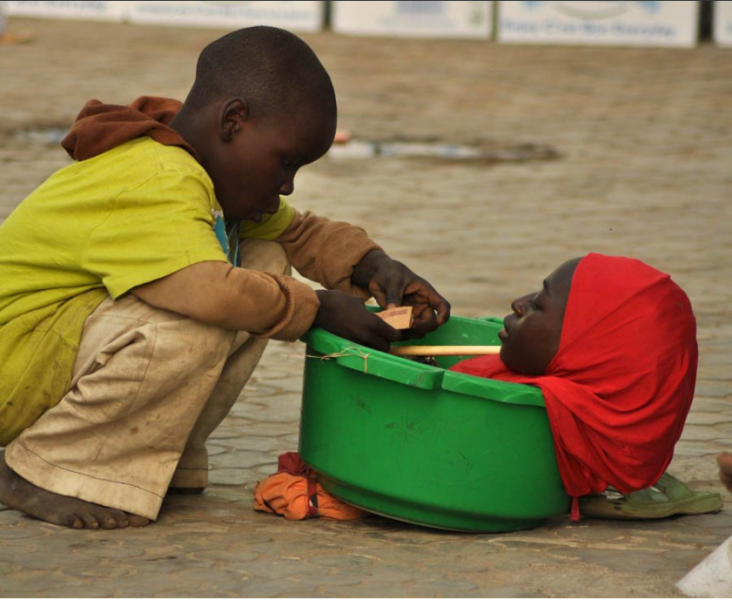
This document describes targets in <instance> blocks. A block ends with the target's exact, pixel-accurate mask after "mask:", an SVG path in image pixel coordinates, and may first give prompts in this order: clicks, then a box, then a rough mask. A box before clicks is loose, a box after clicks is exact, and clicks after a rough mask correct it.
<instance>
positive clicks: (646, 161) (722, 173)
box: [0, 19, 732, 597]
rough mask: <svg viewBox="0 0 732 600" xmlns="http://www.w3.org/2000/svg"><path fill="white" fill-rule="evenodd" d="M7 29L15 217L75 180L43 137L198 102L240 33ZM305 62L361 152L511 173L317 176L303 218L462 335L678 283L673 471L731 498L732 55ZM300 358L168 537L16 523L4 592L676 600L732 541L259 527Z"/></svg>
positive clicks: (458, 54) (575, 51) (471, 54)
mask: <svg viewBox="0 0 732 600" xmlns="http://www.w3.org/2000/svg"><path fill="white" fill-rule="evenodd" d="M9 30H10V31H11V32H14V33H19V34H20V33H29V34H32V36H33V39H32V41H30V42H28V43H26V44H23V45H18V46H6V47H0V110H1V111H2V112H1V114H2V118H1V119H0V164H1V165H2V167H1V170H0V217H4V216H5V215H7V214H8V213H9V212H10V210H12V208H13V207H14V206H15V205H16V204H17V203H18V202H19V201H20V200H21V199H22V198H23V197H24V196H25V195H26V194H27V193H28V192H29V191H30V190H32V189H33V188H34V187H35V186H36V185H38V184H39V183H40V182H41V181H42V180H43V179H44V178H46V177H47V176H48V175H49V174H50V173H51V172H53V171H54V170H55V169H57V168H59V167H61V166H63V165H64V164H66V162H67V158H66V157H65V154H64V152H63V151H62V150H61V149H60V148H59V147H58V145H57V144H55V143H49V142H46V141H44V139H45V138H44V135H40V134H39V133H38V131H39V130H46V129H51V130H52V129H53V128H57V129H60V130H63V129H65V128H66V127H68V125H69V123H70V122H71V121H72V119H73V117H74V116H75V114H76V112H77V111H78V109H79V108H80V107H81V105H82V103H83V102H84V101H86V100H87V99H89V98H92V97H98V98H100V99H103V100H104V101H107V102H115V103H124V102H129V101H131V100H133V99H134V98H135V97H136V96H138V95H142V94H159V95H168V96H173V97H178V98H183V97H184V95H185V93H186V91H187V89H188V87H189V86H190V84H191V82H192V77H193V68H194V64H195V58H196V56H197V54H198V52H199V51H200V49H201V48H202V47H203V45H205V44H206V43H207V42H208V41H210V40H212V39H214V38H216V37H218V36H219V35H221V32H219V31H212V30H175V29H168V28H156V27H132V26H128V25H113V24H92V23H73V22H50V21H32V20H19V19H15V20H13V19H11V20H10V23H9ZM306 39H307V40H308V41H309V42H310V43H311V44H312V45H313V46H314V48H315V49H316V51H317V52H318V53H319V54H320V56H321V57H322V59H323V62H324V63H325V65H326V66H327V67H328V68H329V70H330V71H331V73H332V75H333V78H334V81H335V84H336V89H337V91H338V94H339V99H340V110H341V120H340V125H341V127H342V128H344V129H348V130H350V131H351V132H352V134H353V135H354V136H356V137H357V138H360V139H363V140H389V139H392V140H393V139H396V138H400V139H402V140H412V141H420V140H421V141H432V142H439V143H444V144H449V143H451V144H482V145H483V146H484V147H486V148H488V149H489V150H491V152H493V156H494V158H495V159H494V160H475V161H472V162H451V161H448V160H437V159H412V158H399V157H396V158H384V157H382V158H355V157H351V158H348V157H345V156H340V157H338V156H336V155H333V156H329V157H326V158H325V159H323V160H322V161H321V162H320V163H318V164H316V165H313V166H312V167H308V168H306V169H305V170H304V172H303V173H302V174H301V175H299V176H298V181H297V183H298V190H297V193H296V196H295V197H294V203H295V204H296V205H297V206H300V207H308V208H312V209H314V210H316V211H318V212H321V213H323V214H327V215H329V216H332V217H337V218H342V219H345V220H349V221H351V222H356V223H359V224H362V225H363V226H365V227H366V229H367V230H368V231H369V232H371V234H372V235H373V237H375V238H376V239H377V240H378V241H380V242H381V243H382V244H383V245H384V246H385V247H386V248H387V250H389V251H390V253H392V254H393V255H394V256H396V257H399V258H400V259H402V260H404V261H405V262H406V263H407V264H409V265H410V266H412V267H413V268H414V269H415V270H416V271H417V272H419V273H421V274H423V275H425V276H426V277H427V278H428V279H430V280H431V281H432V282H433V283H434V284H435V285H436V286H437V287H438V288H439V289H441V290H442V291H443V292H444V293H445V294H446V295H447V296H448V297H449V298H450V300H451V301H452V303H453V307H454V314H457V315H464V316H483V315H499V316H502V315H504V314H506V313H507V312H508V304H509V302H510V300H511V299H513V298H514V297H516V296H517V295H518V294H519V293H523V292H527V291H531V290H532V289H534V288H535V287H536V285H537V284H538V282H539V281H540V280H541V278H542V277H544V276H545V275H546V274H548V273H549V272H550V271H552V270H553V269H554V267H555V266H557V265H558V264H559V263H560V262H562V261H564V260H565V259H567V258H570V257H574V256H578V255H581V254H583V253H586V252H588V251H590V250H593V251H599V252H605V253H610V254H623V255H634V256H637V257H639V258H641V259H643V260H645V261H647V262H649V263H651V264H653V265H654V266H656V267H658V268H660V269H662V270H666V271H668V272H670V273H672V274H673V275H674V277H675V278H676V280H677V281H678V282H679V283H680V284H681V285H682V287H684V288H685V289H686V290H687V292H688V293H689V295H690V297H691V300H692V302H693V304H694V306H695V310H696V314H697V317H698V321H699V341H700V347H701V358H700V370H699V381H698V387H697V395H696V399H695V401H694V406H693V408H692V411H691V414H690V416H689V420H688V423H687V426H686V429H685V431H684V434H683V437H682V440H681V442H680V443H679V444H678V446H677V455H676V458H675V459H674V462H673V464H672V466H671V472H673V473H675V474H677V475H679V476H681V477H682V478H685V479H687V480H688V481H690V482H691V483H692V484H693V485H694V486H695V487H697V488H701V489H710V490H717V491H721V486H720V485H719V483H718V481H717V474H716V466H715V461H714V455H715V453H717V452H718V451H719V450H721V449H723V448H729V447H730V446H732V370H731V369H730V357H732V320H730V316H732V312H731V311H732V309H731V308H730V307H731V306H732V242H731V239H732V236H731V235H730V234H731V233H732V193H731V191H732V187H731V185H730V184H731V181H730V177H731V175H732V173H731V171H730V165H732V146H730V135H731V134H732V131H731V129H732V103H730V101H729V99H730V97H732V50H729V49H728V50H723V49H718V48H714V47H711V46H702V47H700V48H698V49H695V50H660V49H644V50H641V49H598V48H595V49H593V48H559V47H557V48H551V47H521V46H515V47H511V46H498V45H494V44H489V43H485V42H476V41H419V40H410V41H395V40H378V39H357V38H347V37H338V36H335V35H333V34H329V33H328V34H320V35H311V36H306ZM29 131H36V133H35V134H29V133H28V132H29ZM23 132H26V133H25V134H24V133H23ZM547 149H549V150H553V151H554V152H556V154H557V156H556V157H555V158H553V159H549V158H550V157H551V156H552V152H547ZM519 159H520V160H519ZM303 353H304V348H303V346H302V345H301V344H294V345H284V344H281V343H273V344H272V345H271V346H270V348H269V349H268V351H267V354H266V355H265V358H264V361H263V364H262V365H261V368H260V369H259V370H258V371H257V373H256V376H255V378H254V380H253V381H252V382H251V384H250V386H249V387H248V388H247V389H246V390H245V392H244V394H243V395H242V398H241V400H240V402H239V403H238V405H237V406H236V408H235V409H234V411H233V413H232V414H231V416H230V417H229V418H228V420H227V421H225V423H224V424H223V426H222V427H221V428H220V430H219V431H217V433H216V434H215V435H214V439H213V440H212V443H211V454H212V459H211V462H212V471H211V479H212V481H213V483H214V485H213V486H212V487H211V488H210V489H209V490H208V491H207V492H206V494H204V495H202V496H196V497H181V496H178V497H171V498H169V499H168V500H167V501H166V503H165V506H164V510H163V512H162V516H161V518H160V519H159V521H158V523H156V524H155V525H153V526H151V527H148V528H146V529H142V530H124V531H115V532H76V531H70V530H65V529H61V528H57V527H54V526H50V525H46V524H43V523H40V522H38V521H35V520H32V519H29V518H26V517H23V516H21V515H20V514H19V513H18V512H15V511H11V510H7V509H5V510H3V509H2V508H1V507H0V594H2V595H4V596H74V597H80V596H426V597H434V596H453V597H454V596H502V597H505V596H615V597H618V596H621V597H625V596H652V597H656V596H678V595H679V592H678V590H676V588H675V587H674V584H675V582H676V581H677V580H678V579H680V578H681V577H682V576H683V575H684V574H685V573H686V572H687V571H688V570H689V569H691V568H692V567H693V566H694V565H695V564H697V563H698V562H699V561H700V560H702V559H703V558H704V557H705V556H706V555H707V554H709V553H710V552H711V551H712V550H713V549H714V548H715V547H716V546H718V545H719V544H720V543H721V542H722V541H723V540H724V539H726V538H727V537H728V536H729V535H730V534H732V507H731V506H730V502H732V499H731V497H730V496H729V495H726V496H725V502H726V506H725V509H724V510H723V511H722V512H721V513H720V514H717V515H711V516H702V517H683V518H677V519H670V520H665V521H662V522H656V523H648V522H647V523H628V524H626V523H622V522H611V521H596V520H583V521H581V522H580V523H578V524H572V523H570V522H569V521H568V520H566V519H564V518H558V519H553V520H550V521H548V522H547V523H546V524H545V525H544V526H542V527H539V528H537V529H534V530H531V531H524V532H519V533H510V534H500V535H488V534H481V535H469V534H456V533H450V532H439V531H431V530H428V529H423V528H419V527H414V526H410V525H405V524H401V523H397V522H394V521H389V520H386V519H381V518H374V519H372V520H367V521H364V522H359V523H334V522H325V521H318V520H314V521H308V522H298V523H291V522H286V521H283V520H281V519H279V518H278V517H274V516H270V515H263V514H257V513H255V512H254V511H253V510H252V508H251V500H252V489H253V486H254V484H255V482H256V481H257V479H258V478H261V477H263V476H265V475H267V474H269V473H271V472H273V470H274V467H275V463H276V459H277V456H278V455H279V454H280V453H282V452H284V451H289V450H295V449H296V448H297V442H298V419H299V401H300V390H301V385H302V374H301V372H302V363H303Z"/></svg>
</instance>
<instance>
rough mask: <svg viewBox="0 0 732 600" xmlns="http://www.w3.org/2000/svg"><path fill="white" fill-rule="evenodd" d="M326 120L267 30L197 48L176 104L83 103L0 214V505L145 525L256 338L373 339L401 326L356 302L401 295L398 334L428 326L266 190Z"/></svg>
mask: <svg viewBox="0 0 732 600" xmlns="http://www.w3.org/2000/svg"><path fill="white" fill-rule="evenodd" d="M336 117H337V109H336V99H335V92H334V90H333V86H332V83H331V80H330V77H329V76H328V74H327V72H326V70H325V69H324V67H323V66H322V64H321V63H320V61H319V60H318V58H317V57H316V55H315V54H314V53H313V51H312V50H311V49H310V48H309V47H308V46H307V45H306V44H305V43H304V42H303V41H302V40H300V39H299V38H298V37H296V36H294V35H292V34H290V33H288V32H286V31H282V30H280V29H276V28H271V27H252V28H247V29H242V30H239V31H235V32H232V33H230V34H228V35H226V36H224V37H222V38H220V39H219V40H216V41H214V42H213V43H211V44H210V45H209V46H208V47H206V48H205V49H204V50H203V52H202V53H201V55H200V57H199V60H198V65H197V69H196V79H195V83H194V85H193V87H192V89H191V91H190V93H189V95H188V97H187V98H186V101H185V103H183V104H182V105H181V104H180V103H179V102H177V101H174V100H168V99H163V98H152V97H142V98H139V99H138V100H137V101H135V102H134V103H133V104H132V105H130V106H115V105H104V104H102V103H101V102H98V101H96V100H93V101H90V102H89V103H87V105H86V106H85V107H84V109H83V110H82V112H81V113H80V115H79V117H78V118H77V121H76V123H75V125H74V127H73V128H72V130H71V131H70V132H69V135H68V136H67V137H66V138H65V139H64V141H63V142H62V144H63V146H64V147H65V148H66V150H67V151H68V152H69V154H70V155H71V156H72V157H73V158H74V159H75V162H74V163H73V164H71V165H69V166H67V167H65V168H63V169H61V170H60V171H58V172H57V173H55V174H53V175H52V176H51V177H50V178H49V179H48V180H47V181H46V182H44V183H43V184H42V185H41V186H40V187H39V188H38V189H36V190H35V191H34V192H33V193H31V195H30V196H29V197H28V198H26V199H25V200H24V201H23V202H22V203H21V204H20V205H19V206H18V207H17V208H16V210H15V211H14V212H13V213H12V214H11V215H10V216H9V217H8V218H7V219H6V221H5V222H4V223H3V224H2V226H1V227H0V282H2V283H0V446H6V449H5V452H4V456H3V454H0V502H2V503H3V504H5V505H7V506H9V507H11V508H15V509H18V510H21V511H23V512H25V513H27V514H29V515H32V516H34V517H37V518H39V519H42V520H44V521H47V522H49V523H54V524H57V525H65V526H68V527H74V528H92V529H95V528H104V529H113V528H119V527H126V526H128V525H132V526H142V525H146V524H147V523H149V521H150V520H154V519H155V518H156V517H157V515H158V512H159V510H160V506H161V503H162V500H163V498H164V497H165V494H166V493H167V491H168V489H169V488H186V489H195V490H200V489H202V488H204V487H205V486H206V485H207V484H208V476H207V469H208V455H207V453H206V448H205V442H206V439H207V438H208V436H209V435H210V434H211V432H212V431H213V430H214V429H215V428H216V427H217V425H218V424H219V423H220V422H221V421H222V420H223V418H224V417H225V416H226V414H227V413H228V411H229V410H230V408H231V406H232V405H233V404H234V402H235V401H236V399H237V397H238V396H239V393H240V392H241V390H242V389H243V387H244V385H245V383H246V381H247V380H248V378H249V377H250V375H251V373H252V371H253V370H254V368H255V367H256V365H257V363H258V361H259V359H260V357H261V355H262V352H263V351H264V347H265V345H266V342H267V339H268V338H274V339H279V340H296V339H297V338H298V337H299V336H301V335H302V334H303V333H304V332H305V331H307V330H308V329H309V328H310V327H312V326H316V327H322V328H324V329H326V330H328V331H331V332H333V333H335V334H337V335H340V336H342V337H345V338H348V339H350V340H352V341H354V342H357V343H361V344H364V345H367V346H370V347H373V348H376V349H379V350H388V348H389V344H390V342H393V341H396V340H398V339H400V337H401V335H402V334H400V333H399V332H398V331H396V330H395V329H393V328H392V327H390V326H389V325H387V324H386V323H385V322H383V321H382V320H381V319H379V318H378V317H376V316H375V315H374V314H373V313H371V312H369V311H368V310H366V309H365V308H364V306H363V300H364V299H365V298H367V297H369V296H374V297H375V298H376V300H377V301H378V302H379V304H380V305H381V306H382V307H389V306H395V305H401V304H407V305H411V306H412V307H413V309H414V316H415V321H414V325H413V326H412V329H411V330H409V331H408V332H407V333H406V335H407V336H420V335H424V334H425V333H427V332H429V331H432V330H434V329H435V328H437V327H438V326H440V325H441V324H443V323H445V322H446V321H447V319H448V318H449V314H450V306H449V304H448V302H447V301H446V300H445V299H444V298H443V297H442V296H441V295H440V294H439V293H437V292H436V291H435V289H434V288H433V287H432V286H431V285H430V284H429V283H428V282H427V281H425V280H424V279H422V278H421V277H419V276H417V275H416V274H414V273H413V272H412V271H411V270H410V269H408V268H407V267H406V266H405V265H403V264H402V263H399V262H397V261H395V260H393V259H391V258H390V257H389V256H388V255H387V254H386V253H385V252H384V251H383V250H382V249H381V248H380V247H379V246H378V245H377V244H376V243H374V242H373V241H372V240H371V239H369V237H368V236H367V235H366V233H365V232H364V231H363V230H362V229H360V228H357V227H354V226H351V225H348V224H347V223H342V222H335V221H329V220H327V219H325V218H322V217H318V216H316V215H314V214H312V213H310V212H304V213H300V212H298V211H296V210H295V209H294V208H292V207H291V206H290V205H289V204H288V203H287V202H286V201H285V200H284V199H283V196H289V195H290V194H292V193H293V191H294V178H295V174H296V173H297V171H298V169H299V168H300V167H302V166H304V165H307V164H310V163H312V162H314V161H315V160H317V159H318V158H320V157H321V156H323V154H325V152H326V151H327V150H328V148H329V147H330V145H331V143H332V141H333V137H334V133H335V128H336ZM222 217H223V218H222ZM240 237H241V238H243V239H244V241H243V243H242V244H241V245H240V243H239V238H240ZM239 253H240V256H237V255H238V254H239ZM236 265H241V267H238V266H236ZM290 266H292V267H294V268H295V269H297V270H298V271H299V272H300V273H301V274H303V275H304V276H306V277H308V278H310V279H312V280H314V281H317V282H319V283H320V284H322V285H323V286H324V288H325V289H323V290H318V291H314V290H312V289H311V288H310V287H309V286H307V285H305V284H303V283H301V282H298V281H297V280H295V279H293V278H291V277H289V276H288V274H289V272H290V271H289V269H290Z"/></svg>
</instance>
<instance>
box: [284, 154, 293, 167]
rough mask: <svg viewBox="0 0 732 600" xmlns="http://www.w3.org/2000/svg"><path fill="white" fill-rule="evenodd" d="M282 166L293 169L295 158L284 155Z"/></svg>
mask: <svg viewBox="0 0 732 600" xmlns="http://www.w3.org/2000/svg"><path fill="white" fill-rule="evenodd" d="M282 166H283V167H285V169H291V168H292V167H294V166H295V160H293V159H292V158H290V157H289V156H283V157H282Z"/></svg>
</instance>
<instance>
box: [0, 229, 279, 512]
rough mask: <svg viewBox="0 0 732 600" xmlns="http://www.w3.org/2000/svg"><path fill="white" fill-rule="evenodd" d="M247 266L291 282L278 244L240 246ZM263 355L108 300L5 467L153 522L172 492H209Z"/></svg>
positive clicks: (143, 308)
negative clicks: (230, 417)
mask: <svg viewBox="0 0 732 600" xmlns="http://www.w3.org/2000/svg"><path fill="white" fill-rule="evenodd" d="M242 265H243V266H245V267H247V268H251V269H257V270H260V271H266V272H269V273H275V274H284V273H289V265H288V264H287V260H286V258H285V253H284V251H283V249H282V247H281V246H279V245H278V244H275V243H273V242H262V241H247V243H246V244H244V246H243V247H242ZM266 344H267V340H264V339H259V338H255V337H252V336H250V335H249V334H248V333H245V332H238V333H237V332H234V331H228V330H224V329H219V328H217V327H213V326H209V325H204V324H202V323H199V322H197V321H193V320H192V319H188V318H186V317H183V316H182V315H179V314H176V313H171V312H168V311H164V310H159V309H156V308H153V307H152V306H150V305H148V304H145V303H144V302H142V301H141V300H138V299H137V298H136V297H135V296H132V295H127V296H125V297H123V298H121V299H118V300H116V301H113V300H111V299H109V298H108V299H107V300H105V301H104V302H103V303H102V304H101V305H100V306H99V307H98V308H97V310H96V311H94V313H93V314H92V315H91V316H90V317H89V318H88V319H87V321H86V323H85V325H84V333H83V336H82V340H81V346H80V348H79V354H78V356H77V360H76V366H75V368H74V377H73V383H72V388H71V390H70V391H69V392H68V394H66V396H65V397H64V398H63V399H62V400H61V402H60V403H59V404H58V405H56V406H55V407H54V408H52V409H50V410H48V411H47V412H46V413H45V414H44V415H42V416H41V418H40V419H38V421H36V422H35V423H34V424H33V425H32V426H31V427H29V428H28V429H27V430H25V431H24V432H23V433H22V434H21V435H20V436H18V437H17V438H16V439H15V440H14V441H13V442H11V443H10V444H9V445H8V446H7V448H6V450H5V458H6V461H7V463H8V465H9V466H10V468H12V469H13V470H14V471H15V472H16V473H18V475H20V476H21V477H23V478H24V479H26V480H28V481H30V482H31V483H33V484H34V485H36V486H38V487H40V488H42V489H44V490H48V491H51V492H55V493H57V494H61V495H64V496H71V497H74V498H80V499H82V500H85V501H87V502H93V503H95V504H101V505H103V506H108V507H112V508H118V509H120V510H124V511H127V512H129V513H132V514H136V515H141V516H144V517H148V518H150V519H155V518H157V516H158V512H159V511H160V505H161V504H162V501H163V498H164V497H165V494H166V492H167V490H168V487H169V485H172V486H174V487H193V488H195V487H205V486H206V485H207V484H208V454H207V452H206V446H205V443H206V440H207V438H208V437H209V435H210V434H211V433H212V432H213V430H214V429H215V428H216V427H217V426H218V425H219V423H221V421H222V420H223V419H224V417H225V416H226V415H227V414H228V412H229V410H230V409H231V407H232V406H233V404H234V403H235V402H236V399H237V398H238V396H239V394H240V393H241V391H242V389H243V388H244V385H245V384H246V382H247V381H248V379H249V377H250V376H251V374H252V372H253V371H254V369H255V367H256V366H257V364H258V363H259V360H260V358H261V356H262V353H263V352H264V349H265V347H266Z"/></svg>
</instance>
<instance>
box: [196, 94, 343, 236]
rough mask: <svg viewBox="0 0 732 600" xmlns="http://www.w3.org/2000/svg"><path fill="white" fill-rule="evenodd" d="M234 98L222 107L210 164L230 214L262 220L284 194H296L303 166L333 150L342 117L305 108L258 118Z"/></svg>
mask: <svg viewBox="0 0 732 600" xmlns="http://www.w3.org/2000/svg"><path fill="white" fill-rule="evenodd" d="M228 102H229V103H230V105H228V106H227V105H226V104H225V105H224V107H223V108H222V110H221V118H220V121H219V125H220V131H219V140H218V142H219V143H218V144H216V145H215V148H214V151H213V156H212V157H211V159H210V160H208V161H206V162H207V164H206V165H205V167H206V170H207V171H208V174H209V175H210V177H211V179H212V180H213V183H214V189H215V190H216V199H217V200H218V201H219V204H221V208H222V209H223V211H224V216H225V217H226V218H227V219H231V220H250V221H256V222H260V221H261V220H262V218H263V217H264V215H265V214H267V213H275V212H277V209H278V207H279V203H280V195H282V196H289V195H290V194H292V192H293V191H294V189H295V174H296V173H297V171H298V169H299V168H300V167H302V166H304V165H307V164H309V163H312V162H314V161H316V160H317V159H319V158H320V157H321V156H323V154H325V153H326V152H327V151H328V149H329V148H330V146H331V144H332V142H333V137H334V135H335V128H336V116H335V114H329V113H328V112H327V111H323V110H320V109H318V108H315V107H310V108H307V107H305V108H301V109H297V110H294V111H293V112H292V113H289V114H283V115H281V116H280V117H279V118H278V117H276V116H273V117H268V118H262V119H252V118H249V116H248V111H247V109H246V107H245V105H244V104H243V103H242V102H241V101H239V100H237V99H234V100H230V101H228Z"/></svg>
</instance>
